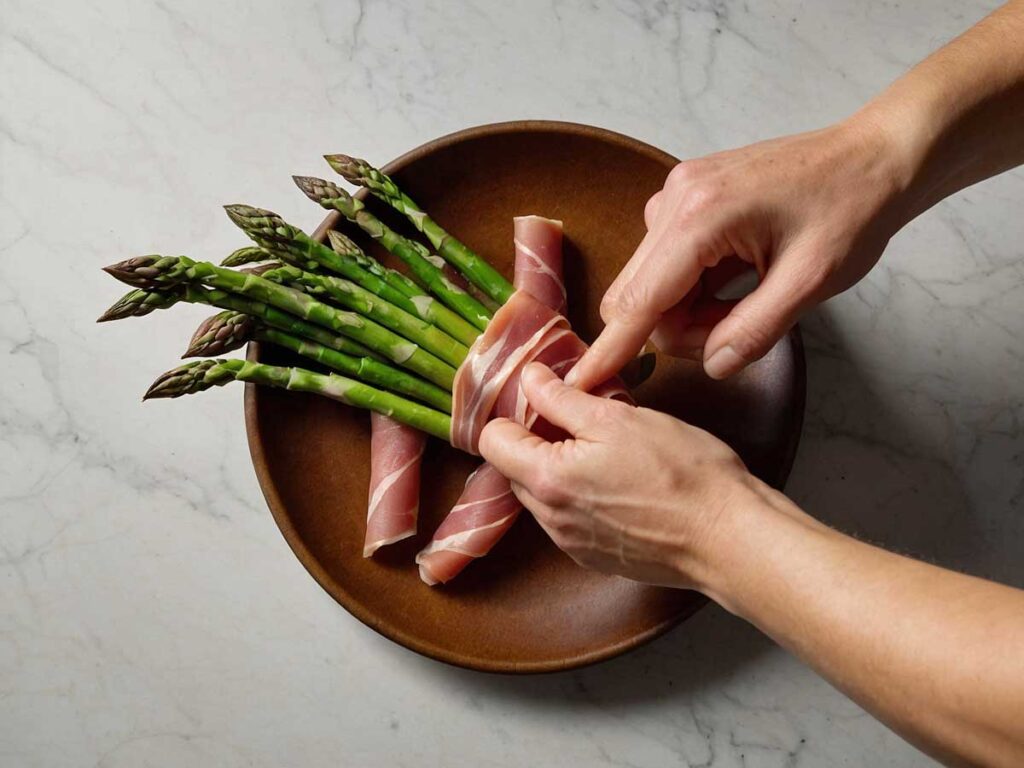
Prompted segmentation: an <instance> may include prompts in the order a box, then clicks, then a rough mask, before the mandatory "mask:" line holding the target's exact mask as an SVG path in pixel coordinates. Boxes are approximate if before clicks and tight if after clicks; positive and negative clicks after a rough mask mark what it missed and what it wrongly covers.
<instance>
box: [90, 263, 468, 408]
mask: <svg viewBox="0 0 1024 768" xmlns="http://www.w3.org/2000/svg"><path fill="white" fill-rule="evenodd" d="M105 271H106V272H107V273H109V274H110V275H112V276H113V277H116V278H117V279H118V280H121V281H122V282H125V283H128V284H129V285H131V286H134V287H137V288H143V289H148V290H154V289H156V290H159V289H160V288H167V287H174V286H176V285H180V284H182V283H201V284H204V285H208V286H210V287H212V288H219V289H221V290H225V291H231V292H233V293H238V294H241V295H243V296H247V297H249V298H251V299H255V300H256V301H262V302H264V303H266V304H271V305H272V306H275V307H277V308H278V309H281V310H284V311H286V312H290V313H291V314H293V315H295V316H296V317H298V318H300V319H302V320H308V321H310V322H312V323H315V324H316V325H320V326H323V327H324V328H328V329H330V330H332V331H334V332H335V333H340V334H341V335H343V336H348V337H349V338H352V339H354V340H355V341H357V342H359V343H360V344H363V345H365V346H367V347H369V348H370V349H372V350H374V351H375V352H378V353H380V354H382V355H384V356H386V357H388V358H389V359H390V360H392V361H394V362H395V363H398V364H400V365H402V366H404V367H405V368H408V369H409V370H412V371H415V372H416V373H418V374H420V375H421V376H423V377H424V378H426V379H428V380H429V381H432V382H434V383H435V384H437V385H439V386H441V387H444V388H445V389H448V390H451V387H452V382H453V381H454V380H455V369H454V368H453V367H452V366H450V365H448V364H447V363H445V362H444V361H443V360H441V359H439V358H437V357H435V356H434V355H432V354H431V353H429V352H427V351H425V350H423V349H420V348H419V346H418V345H417V344H415V343H414V342H412V341H409V340H408V339H403V338H402V337H401V336H398V335H397V334H395V333H393V332H392V331H389V330H388V329H387V328H385V327H383V326H382V325H379V324H377V323H375V322H374V321H373V320H370V319H368V318H365V317H361V316H360V315H357V314H356V313H354V312H346V311H345V310H342V309H338V308H336V307H332V306H330V305H329V304H324V303H322V302H319V301H317V300H316V299H314V298H312V297H311V296H307V295H306V294H305V293H303V292H302V291H298V290H296V289H294V288H288V287H287V286H283V285H278V284H277V283H273V282H271V281H269V280H265V279H263V278H262V277H258V276H256V275H252V274H244V273H241V272H235V271H234V270H230V269H224V268H223V267H218V266H216V265H214V264H210V263H209V262H205V261H193V260H192V259H190V258H188V257H187V256H140V257H137V258H134V259H128V260H127V261H122V262H120V263H118V264H114V265H112V266H109V267H105Z"/></svg>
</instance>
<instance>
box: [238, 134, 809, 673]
mask: <svg viewBox="0 0 1024 768" xmlns="http://www.w3.org/2000/svg"><path fill="white" fill-rule="evenodd" d="M524 132H525V133H543V132H549V133H566V134H570V135H574V136H585V137H588V138H597V139H600V140H603V141H606V142H610V143H613V144H618V145H620V146H625V147H628V148H629V149H632V150H634V151H638V152H640V153H641V154H644V155H647V156H648V157H650V158H651V159H652V160H655V161H657V162H660V163H663V164H665V165H667V166H669V167H671V165H674V164H676V163H678V162H679V159H678V158H676V157H675V156H673V155H671V154H669V153H668V152H665V151H664V150H661V149H658V148H657V147H655V146H653V145H651V144H648V143H646V142H644V141H641V140H640V139H636V138H633V137H631V136H627V135H626V134H623V133H618V132H616V131H612V130H609V129H607V128H600V127H598V126H594V125H588V124H585V123H574V122H567V121H562V120H509V121H505V122H499V123H485V124H482V125H476V126H472V127H470V128H464V129H462V130H459V131H454V132H452V133H448V134H445V135H443V136H439V137H437V138H435V139H432V140H430V141H427V142H425V143H423V144H420V145H419V146H417V147H414V148H413V149H411V150H409V151H408V152H405V153H403V154H402V155H399V156H398V157H396V158H395V159H393V160H391V161H390V162H389V163H387V164H386V165H384V166H382V167H381V170H383V171H384V172H385V173H394V172H396V171H398V170H400V169H402V168H404V167H405V166H407V165H409V164H410V163H412V162H414V161H416V160H418V159H419V158H421V157H424V156H425V155H427V154H430V153H432V152H434V151H436V150H438V149H440V148H443V147H446V146H450V145H452V144H456V143H459V142H462V141H465V140H467V139H475V138H480V137H485V136H495V135H501V134H508V133H524ZM667 172H668V171H667V170H666V173H667ZM366 194H367V192H366V190H365V189H360V190H359V191H358V192H357V193H356V195H355V197H357V198H360V199H363V198H365V197H366ZM340 217H341V214H340V213H338V212H337V211H332V212H331V213H329V214H328V215H327V216H326V218H324V220H323V221H322V222H321V223H320V225H319V226H318V227H317V228H316V229H315V230H314V231H313V234H312V235H311V236H312V237H313V238H315V239H317V240H320V241H323V240H324V238H325V237H326V233H327V231H328V230H329V229H332V228H333V227H334V224H335V222H337V221H338V219H339V218H340ZM786 338H787V340H788V341H789V343H790V345H791V347H792V352H793V361H794V365H795V367H796V371H795V374H796V375H795V377H794V380H795V392H794V400H795V406H796V407H795V408H794V412H795V418H794V424H793V429H792V431H791V433H790V434H791V437H790V441H789V445H788V450H787V452H786V455H785V456H784V457H783V460H782V462H781V463H780V468H779V472H778V477H777V478H773V480H775V482H773V483H772V485H773V486H774V487H777V488H779V489H781V488H782V487H783V486H784V485H785V483H786V480H787V479H788V477H789V474H790V471H791V470H792V468H793V462H794V460H795V458H796V451H797V448H798V446H799V444H800V436H801V433H802V431H803V420H804V409H805V404H806V390H807V375H806V360H805V356H804V345H803V338H802V334H801V332H800V327H799V326H798V325H796V326H794V327H793V329H792V330H791V331H790V332H789V333H788V334H787V336H786ZM259 353H260V345H259V344H258V343H257V342H250V343H249V344H248V345H247V349H246V359H248V360H257V359H258V358H259ZM258 393H259V388H258V387H257V386H256V385H255V384H251V383H246V385H245V396H244V414H245V432H246V439H247V442H248V445H249V455H250V458H251V460H252V464H253V469H254V470H255V472H256V479H257V481H258V482H259V486H260V490H261V491H262V492H263V497H264V500H265V501H266V503H267V506H268V507H269V508H270V514H271V516H272V517H273V518H274V522H275V524H276V525H277V527H278V529H279V530H280V531H281V534H282V536H283V537H284V539H285V541H286V542H287V544H288V546H289V548H290V549H291V550H292V553H293V554H294V555H295V557H296V558H297V559H298V561H299V562H300V563H301V564H302V566H303V567H304V568H305V569H306V571H307V572H308V573H309V575H310V576H312V577H313V579H314V581H316V582H317V584H319V585H320V587H321V588H322V589H323V590H324V591H325V592H326V593H327V594H328V595H330V596H331V598H333V599H334V601H335V602H337V603H338V604H339V605H340V606H341V607H342V608H344V609H345V610H346V611H347V612H348V613H349V614H350V615H352V616H353V617H355V618H356V619H358V620H359V621H360V622H361V623H362V624H364V625H366V626H367V627H369V628H370V629H372V630H373V631H374V632H376V633H377V634H379V635H381V636H382V637H385V638H387V639H388V640H390V641H392V642H394V643H396V644H398V645H400V646H403V647H405V648H407V649H409V650H411V651H413V652H415V653H418V654H419V655H421V656H425V657H427V658H430V659H433V660H435V661H440V662H443V663H445V664H450V665H452V666H456V667H461V668H463V669H470V670H474V671H478V672H490V673H500V674H509V675H522V674H538V673H553V672H563V671H568V670H572V669H578V668H580V667H585V666H589V665H591V664H596V663H598V662H601V661H605V660H607V659H611V658H614V657H616V656H619V655H621V654H624V653H626V652H628V651H631V650H633V649H634V648H638V647H639V646H641V645H644V644H645V643H648V642H650V641H652V640H654V639H655V638H657V637H660V636H661V635H663V634H665V633H666V632H668V631H669V630H670V629H672V628H673V627H676V626H678V625H679V624H681V623H682V622H683V621H686V620H687V619H689V618H690V617H691V616H693V614H695V613H696V612H697V611H698V610H700V609H701V608H703V607H704V606H705V605H706V604H707V603H708V602H710V601H709V599H708V598H707V597H705V596H704V595H701V594H699V593H697V592H694V595H695V599H694V600H693V601H692V603H691V605H690V606H688V607H687V609H686V610H683V611H680V612H679V613H678V614H676V615H675V616H673V617H671V618H670V619H666V620H664V621H661V622H659V623H658V624H655V625H654V626H652V627H650V628H648V629H646V630H644V631H643V632H639V633H637V634H635V635H632V636H630V637H629V638H627V639H625V640H622V641H620V642H618V643H615V644H612V645H607V646H603V647H601V648H599V649H595V650H591V651H587V652H584V653H580V654H576V655H574V656H566V657H563V658H560V659H551V660H547V661H536V662H525V663H520V662H512V661H502V660H495V659H487V658H481V657H479V656H472V655H469V654H463V653H459V652H456V651H452V650H451V649H447V648H443V647H441V646H437V645H435V644H433V643H429V642H425V641H423V640H422V639H420V638H418V637H416V636H413V635H410V634H409V633H407V632H405V631H404V630H402V629H401V628H400V627H397V626H395V625H394V624H392V623H390V622H387V621H384V620H382V619H380V618H379V617H378V616H376V615H374V614H373V613H372V612H371V611H369V610H367V609H364V608H363V606H362V605H361V604H360V603H359V602H358V601H356V600H355V599H354V598H353V597H352V595H351V594H349V592H348V591H347V590H346V589H345V587H344V585H343V584H341V583H339V582H337V581H336V580H334V579H332V578H331V576H330V574H328V573H327V571H326V570H325V569H324V567H323V566H322V565H321V563H320V562H319V560H317V558H316V556H315V555H314V554H313V553H312V552H311V551H310V550H309V549H308V548H307V547H306V545H305V543H304V542H303V540H302V538H301V537H300V536H299V534H298V532H297V531H296V529H295V526H294V524H293V523H292V520H291V518H290V516H289V515H288V513H287V510H286V507H285V504H284V502H283V500H282V499H281V496H280V494H279V492H278V490H277V488H276V486H275V484H274V482H273V480H272V479H271V474H270V467H269V463H268V461H267V457H266V454H265V452H264V450H263V439H264V435H263V433H262V430H261V428H260V423H259V419H258V418H257V397H258Z"/></svg>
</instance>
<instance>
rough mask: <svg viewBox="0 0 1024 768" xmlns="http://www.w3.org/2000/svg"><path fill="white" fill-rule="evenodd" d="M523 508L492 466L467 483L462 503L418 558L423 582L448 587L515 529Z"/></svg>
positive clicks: (448, 517)
mask: <svg viewBox="0 0 1024 768" xmlns="http://www.w3.org/2000/svg"><path fill="white" fill-rule="evenodd" d="M520 509H522V505H521V504H520V503H519V499H517V498H516V497H515V495H513V493H512V488H511V486H510V485H509V482H508V480H507V479H506V478H505V476H504V475H502V474H501V473H500V472H498V470H496V469H495V468H494V467H493V466H491V465H490V464H488V463H486V462H485V463H483V464H481V465H480V467H479V468H477V470H476V471H475V472H474V473H473V474H471V475H470V476H469V477H468V478H467V479H466V487H465V488H464V489H463V491H462V495H461V496H460V497H459V501H458V503H457V504H456V505H455V506H454V507H452V511H451V512H449V513H448V516H447V517H446V518H445V519H444V521H443V522H442V523H441V525H440V526H439V527H438V529H437V530H436V531H435V532H434V537H433V539H432V540H431V541H430V543H429V544H428V545H427V546H426V548H424V549H423V551H421V552H420V553H419V554H418V555H417V556H416V563H417V564H418V565H419V567H420V578H421V579H423V581H425V582H426V583H427V584H430V585H434V584H438V583H444V582H446V581H450V580H451V579H453V578H455V577H456V576H457V575H458V574H459V573H460V572H461V571H462V569H463V568H465V567H466V566H467V565H468V564H469V563H471V562H473V560H475V559H476V558H478V557H483V556H484V555H486V554H487V553H488V552H490V551H491V547H493V546H494V545H495V544H497V543H498V540H499V539H500V538H501V537H502V536H504V535H505V532H506V531H507V530H508V529H509V528H511V527H512V523H514V522H515V520H516V517H517V516H518V515H519V510H520Z"/></svg>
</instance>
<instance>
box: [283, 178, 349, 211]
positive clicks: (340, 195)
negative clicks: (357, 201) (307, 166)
mask: <svg viewBox="0 0 1024 768" xmlns="http://www.w3.org/2000/svg"><path fill="white" fill-rule="evenodd" d="M292 181H294V182H295V186H297V187H298V188H299V189H300V190H302V194H304V195H305V196H306V197H308V198H309V199H310V200H312V201H313V202H314V203H319V204H320V205H322V206H323V207H325V208H330V207H331V206H330V203H329V202H328V201H330V200H344V201H347V200H350V199H351V195H349V193H348V192H346V191H345V190H343V189H342V188H341V187H339V186H338V185H337V184H334V183H333V182H330V181H325V180H324V179H318V178H316V177H315V176H292Z"/></svg>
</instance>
